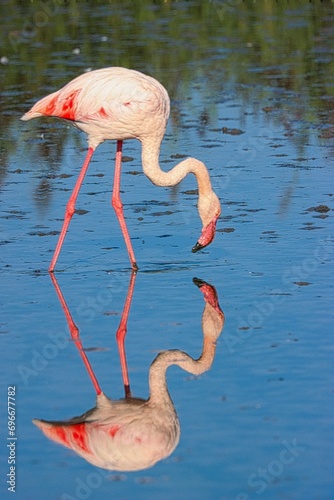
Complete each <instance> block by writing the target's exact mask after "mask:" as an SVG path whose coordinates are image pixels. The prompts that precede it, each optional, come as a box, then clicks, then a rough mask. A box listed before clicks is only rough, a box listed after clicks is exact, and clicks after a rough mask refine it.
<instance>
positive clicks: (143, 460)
mask: <svg viewBox="0 0 334 500" xmlns="http://www.w3.org/2000/svg"><path fill="white" fill-rule="evenodd" d="M51 278H52V281H53V283H54V285H55V287H56V291H57V294H58V297H59V299H60V302H61V304H62V307H63V309H64V312H65V315H66V318H67V322H68V325H69V330H70V332H71V337H72V339H73V340H74V343H75V345H76V347H77V348H78V350H79V353H80V355H81V357H82V360H83V362H84V364H85V366H86V369H87V372H88V374H89V377H90V378H91V381H92V383H93V386H94V389H95V391H96V395H97V396H96V406H95V407H94V408H92V409H91V410H88V411H87V412H85V413H84V414H83V415H80V416H78V417H74V418H71V419H70V420H65V421H47V420H39V419H34V420H33V422H34V424H35V425H37V427H38V428H39V429H40V430H41V431H42V432H43V433H44V434H45V435H46V436H47V437H48V438H50V439H51V440H53V441H55V442H57V443H59V444H62V445H63V446H66V447H67V448H70V449H72V450H73V451H75V452H76V453H77V454H78V455H79V456H81V457H83V458H84V459H85V460H87V461H88V462H90V463H91V464H93V465H95V466H97V467H101V468H104V469H108V470H118V471H134V470H142V469H146V468H149V467H152V466H153V465H154V464H155V463H157V462H158V461H159V460H162V459H163V458H166V457H167V456H169V455H170V454H171V453H172V452H173V451H174V450H175V448H176V446H177V444H178V441H179V437H180V424H179V420H178V416H177V413H176V411H175V408H174V405H173V401H172V400H171V397H170V395H169V392H168V388H167V384H166V371H167V369H168V367H169V366H171V365H177V366H179V367H181V368H182V369H183V370H186V371H187V372H189V373H192V374H194V375H200V374H201V373H203V372H205V371H206V370H209V369H210V367H211V365H212V363H213V360H214V356H215V351H216V342H217V339H218V337H219V335H220V333H221V331H222V328H223V325H224V314H223V312H222V311H221V309H220V307H219V303H218V297H217V293H216V291H215V289H214V287H213V286H211V285H209V284H207V283H206V282H204V281H201V280H198V279H194V283H195V284H196V285H197V286H198V287H199V288H200V290H201V291H202V293H203V295H204V300H205V308H204V311H203V315H202V329H203V347H202V353H201V355H200V357H199V358H198V359H197V360H195V359H193V358H191V357H190V356H189V355H188V354H186V353H185V352H183V351H180V350H177V349H175V350H169V351H163V352H161V353H160V354H158V356H157V357H156V358H155V360H154V361H153V363H152V364H151V367H150V370H149V390H150V396H149V398H148V399H147V400H145V399H141V398H134V397H132V396H131V393H130V386H129V379H128V374H127V364H126V359H125V351H124V340H125V334H126V322H127V318H128V313H129V308H130V304H131V298H132V294H133V287H134V279H135V273H133V274H132V277H131V280H130V285H129V291H128V296H127V300H126V302H125V307H124V312H123V316H122V319H121V322H120V327H119V329H118V332H117V336H116V338H117V343H118V346H119V352H120V357H121V364H122V373H123V382H124V388H125V398H124V399H121V400H119V401H113V400H111V399H109V398H108V397H107V396H106V395H105V394H104V393H103V392H102V390H101V388H100V385H99V383H98V381H97V378H96V376H95V374H94V371H93V369H92V367H91V365H90V363H89V360H88V358H87V355H86V353H85V351H84V350H83V347H82V344H81V341H80V337H79V330H78V328H77V326H76V325H75V323H74V321H73V319H72V317H71V314H70V311H69V309H68V307H67V305H66V302H65V299H64V297H63V295H62V292H61V290H60V288H59V285H58V283H57V281H56V278H55V275H54V274H51ZM122 358H123V359H122Z"/></svg>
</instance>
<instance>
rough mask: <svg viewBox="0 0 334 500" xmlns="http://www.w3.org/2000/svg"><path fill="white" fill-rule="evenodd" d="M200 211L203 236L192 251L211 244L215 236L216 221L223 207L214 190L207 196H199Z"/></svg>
mask: <svg viewBox="0 0 334 500" xmlns="http://www.w3.org/2000/svg"><path fill="white" fill-rule="evenodd" d="M198 212H199V215H200V218H201V220H202V223H203V229H202V233H201V236H200V237H199V239H198V241H197V243H196V245H195V246H194V247H193V248H192V252H194V253H195V252H198V250H201V249H202V248H204V247H206V246H207V245H209V244H210V243H211V242H212V240H213V239H214V237H215V233H216V223H217V220H218V218H219V216H220V214H221V207H220V202H219V198H218V196H217V195H216V194H215V193H214V192H213V191H212V192H211V193H210V194H209V195H207V196H202V197H199V200H198Z"/></svg>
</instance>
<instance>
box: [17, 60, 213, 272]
mask: <svg viewBox="0 0 334 500" xmlns="http://www.w3.org/2000/svg"><path fill="white" fill-rule="evenodd" d="M169 111H170V101H169V96H168V93H167V91H166V89H165V88H164V87H163V86H162V85H161V84H160V83H159V82H158V81H157V80H155V79H154V78H152V77H150V76H147V75H144V74H143V73H140V72H139V71H135V70H130V69H126V68H119V67H114V68H104V69H98V70H95V71H91V72H87V73H84V74H82V75H80V76H78V77H77V78H75V79H74V80H72V81H71V82H69V83H68V84H67V85H65V87H63V88H62V89H60V90H58V91H57V92H54V93H52V94H50V95H49V96H46V97H44V98H43V99H41V100H40V101H38V102H37V103H36V104H35V105H34V106H33V107H32V108H31V110H30V111H28V112H27V113H25V114H24V115H23V116H22V118H21V119H22V120H30V119H32V118H38V117H41V116H54V117H58V118H63V119H65V120H69V121H72V122H73V123H74V124H75V125H76V127H77V128H79V129H80V130H82V131H84V132H85V133H86V134H87V135H88V152H87V156H86V159H85V162H84V164H83V166H82V169H81V172H80V175H79V177H78V180H77V183H76V185H75V187H74V190H73V193H72V195H71V197H70V199H69V202H68V204H67V206H66V211H65V217H64V223H63V227H62V230H61V233H60V236H59V240H58V243H57V246H56V249H55V252H54V256H53V259H52V261H51V264H50V267H49V271H51V272H53V271H54V268H55V265H56V262H57V259H58V256H59V253H60V250H61V248H62V245H63V242H64V239H65V235H66V233H67V229H68V226H69V223H70V220H71V218H72V216H73V214H74V212H75V203H76V200H77V196H78V194H79V191H80V188H81V185H82V182H83V180H84V177H85V174H86V171H87V169H88V165H89V162H90V160H91V157H92V155H93V152H94V151H95V149H96V148H97V146H98V145H99V144H101V143H102V142H103V141H105V140H109V139H110V140H117V153H116V161H115V174H114V175H115V177H114V190H113V197H112V205H113V207H114V209H115V212H116V215H117V218H118V220H119V223H120V226H121V230H122V233H123V236H124V241H125V244H126V247H127V250H128V254H129V259H130V262H131V265H132V268H133V269H134V270H137V269H138V267H137V264H136V260H135V256H134V251H133V248H132V243H131V239H130V236H129V233H128V230H127V226H126V223H125V219H124V214H123V205H122V202H121V199H120V194H119V193H120V175H121V158H122V144H123V141H124V140H127V139H137V140H139V141H140V142H141V145H142V166H143V171H144V173H145V175H146V176H147V177H148V178H149V179H150V180H151V181H152V182H153V184H155V185H157V186H174V185H176V184H178V183H179V182H181V181H182V179H183V178H184V177H185V176H186V175H188V174H189V173H192V174H194V175H195V176H196V179H197V183H198V195H199V196H198V211H199V215H200V218H201V220H202V224H203V228H202V233H201V236H200V238H199V239H198V241H197V243H196V245H195V246H194V247H193V249H192V251H193V252H197V251H198V250H200V249H202V248H204V247H205V246H207V245H208V244H209V243H211V241H212V240H213V238H214V236H215V230H216V222H217V219H218V217H219V215H220V212H221V208H220V202H219V199H218V197H217V195H216V194H215V193H214V191H213V189H212V186H211V180H210V176H209V173H208V171H207V168H206V166H205V165H204V163H203V162H201V161H199V160H197V159H195V158H187V159H185V160H183V161H181V162H180V163H179V164H177V165H176V166H175V167H173V168H172V169H171V170H170V171H168V172H165V171H163V170H162V169H161V168H160V165H159V152H160V146H161V141H162V139H163V136H164V134H165V131H166V126H167V121H168V117H169Z"/></svg>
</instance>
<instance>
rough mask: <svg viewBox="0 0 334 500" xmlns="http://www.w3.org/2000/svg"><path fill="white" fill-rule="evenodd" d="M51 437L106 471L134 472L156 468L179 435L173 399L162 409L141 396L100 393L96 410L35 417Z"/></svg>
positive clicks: (176, 442)
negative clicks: (48, 418)
mask: <svg viewBox="0 0 334 500" xmlns="http://www.w3.org/2000/svg"><path fill="white" fill-rule="evenodd" d="M33 422H34V423H35V424H36V425H37V427H39V428H40V429H41V430H42V431H43V433H44V434H45V435H46V436H47V437H48V438H50V439H52V440H53V441H55V442H57V443H59V444H62V445H63V446H66V447H67V448H70V449H72V450H73V451H74V452H76V453H77V454H78V455H80V456H81V457H82V458H84V459H85V460H87V461H88V462H90V463H91V464H93V465H95V466H96V467H101V468H103V469H108V470H117V471H135V470H142V469H147V468H150V467H153V465H155V464H156V463H157V462H158V461H160V460H162V459H163V458H165V457H167V456H169V455H170V454H171V453H172V452H173V451H174V449H175V448H176V446H177V444H178V442H179V438H180V424H179V420H178V417H177V414H176V412H175V410H174V406H173V403H172V402H171V401H170V404H169V405H168V406H167V407H166V406H165V407H164V408H161V407H159V406H158V407H157V406H155V407H154V406H153V405H150V404H149V402H148V401H146V400H144V399H140V398H133V397H131V398H127V399H122V400H120V401H112V400H110V399H109V398H107V396H105V394H104V393H101V394H99V395H98V396H97V405H96V407H95V408H93V409H92V410H89V411H88V412H86V413H84V414H83V415H81V416H79V417H74V418H72V419H70V420H68V421H61V422H52V421H51V422H48V421H45V420H37V419H35V420H33Z"/></svg>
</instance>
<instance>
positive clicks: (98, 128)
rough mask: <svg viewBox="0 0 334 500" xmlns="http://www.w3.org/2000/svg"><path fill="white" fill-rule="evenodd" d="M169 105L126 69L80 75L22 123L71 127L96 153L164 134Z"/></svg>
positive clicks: (153, 85) (162, 93)
mask: <svg viewBox="0 0 334 500" xmlns="http://www.w3.org/2000/svg"><path fill="white" fill-rule="evenodd" d="M169 110H170V103H169V97H168V93H167V91H166V89H165V88H164V87H163V86H162V85H161V84H160V83H159V82H158V81H157V80H155V79H154V78H152V77H150V76H147V75H144V74H143V73H140V72H139V71H135V70H130V69H126V68H118V67H115V68H103V69H98V70H95V71H91V72H87V73H83V74H82V75H80V76H78V77H77V78H75V79H74V80H72V81H71V82H69V83H68V84H67V85H65V86H64V87H63V88H62V89H60V90H58V91H57V92H54V93H52V94H50V95H48V96H46V97H44V98H43V99H41V100H40V101H38V102H37V103H36V104H35V105H34V106H33V107H32V108H31V110H30V111H28V112H27V113H26V114H25V115H23V117H22V118H21V119H22V120H30V119H32V118H38V117H41V116H54V117H57V118H63V119H65V120H70V121H73V122H75V124H76V126H77V128H79V129H80V130H83V131H84V132H86V133H87V134H88V138H89V139H88V144H89V146H90V147H93V148H94V149H95V148H96V147H97V146H98V145H99V144H100V143H101V142H103V141H105V140H108V139H111V140H126V139H138V140H141V139H144V138H145V136H147V135H150V134H152V131H153V130H154V133H155V135H156V136H161V139H162V137H163V135H164V133H165V130H166V125H167V120H168V117H169Z"/></svg>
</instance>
